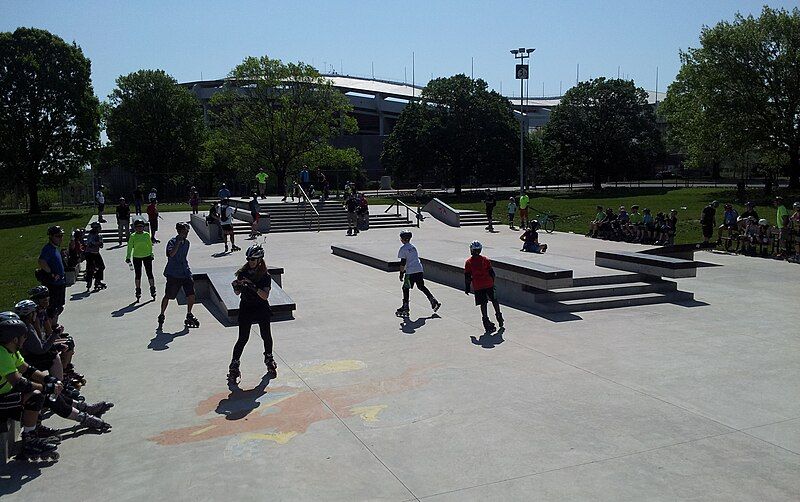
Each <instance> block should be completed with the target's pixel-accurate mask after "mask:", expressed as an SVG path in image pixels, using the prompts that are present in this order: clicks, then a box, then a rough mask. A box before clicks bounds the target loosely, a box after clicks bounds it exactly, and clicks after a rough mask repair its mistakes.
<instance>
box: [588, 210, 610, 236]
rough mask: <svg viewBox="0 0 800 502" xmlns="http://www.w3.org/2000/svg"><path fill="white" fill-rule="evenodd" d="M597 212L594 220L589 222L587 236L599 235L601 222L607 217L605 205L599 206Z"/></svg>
mask: <svg viewBox="0 0 800 502" xmlns="http://www.w3.org/2000/svg"><path fill="white" fill-rule="evenodd" d="M596 209H597V214H596V215H595V216H594V220H592V221H590V222H589V233H588V234H586V235H587V237H597V231H598V230H600V223H602V222H603V220H604V219H605V218H606V213H605V211H603V206H597V208H596Z"/></svg>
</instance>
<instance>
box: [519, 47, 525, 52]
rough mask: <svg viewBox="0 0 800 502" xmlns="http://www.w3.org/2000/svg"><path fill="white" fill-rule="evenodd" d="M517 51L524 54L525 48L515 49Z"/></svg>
mask: <svg viewBox="0 0 800 502" xmlns="http://www.w3.org/2000/svg"><path fill="white" fill-rule="evenodd" d="M517 50H518V51H519V52H525V47H520V48H519V49H517Z"/></svg>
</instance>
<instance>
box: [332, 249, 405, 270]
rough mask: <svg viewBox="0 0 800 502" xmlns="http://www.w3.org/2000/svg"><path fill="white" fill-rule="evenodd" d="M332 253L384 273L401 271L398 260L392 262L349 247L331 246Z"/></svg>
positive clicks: (386, 258)
mask: <svg viewBox="0 0 800 502" xmlns="http://www.w3.org/2000/svg"><path fill="white" fill-rule="evenodd" d="M331 252H332V253H333V254H335V255H336V256H341V257H342V258H347V259H348V260H353V261H355V262H358V263H361V264H364V265H369V266H370V267H374V268H377V269H378V270H383V271H384V272H398V271H399V270H400V261H399V260H397V259H394V260H390V259H388V257H376V256H372V255H370V254H368V253H367V252H365V251H361V250H358V249H355V248H351V247H348V246H331Z"/></svg>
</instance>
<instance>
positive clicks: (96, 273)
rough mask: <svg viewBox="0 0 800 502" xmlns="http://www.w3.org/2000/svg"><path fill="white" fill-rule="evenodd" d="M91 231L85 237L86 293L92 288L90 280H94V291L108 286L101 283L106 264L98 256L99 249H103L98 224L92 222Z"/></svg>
mask: <svg viewBox="0 0 800 502" xmlns="http://www.w3.org/2000/svg"><path fill="white" fill-rule="evenodd" d="M89 226H90V227H91V230H89V233H88V234H87V235H86V251H85V252H84V254H85V256H86V291H89V289H91V287H92V279H94V290H95V291H100V290H101V289H106V288H107V287H108V286H107V285H106V284H105V283H104V282H103V271H104V270H105V269H106V264H105V263H103V257H102V256H100V248H102V247H103V236H102V235H100V224H99V223H98V222H96V221H93V222H92V224H91V225H89Z"/></svg>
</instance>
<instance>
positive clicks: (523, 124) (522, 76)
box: [511, 47, 536, 194]
mask: <svg viewBox="0 0 800 502" xmlns="http://www.w3.org/2000/svg"><path fill="white" fill-rule="evenodd" d="M535 50H536V49H526V48H525V47H520V48H519V49H511V54H513V55H514V59H519V60H520V64H517V65H516V71H515V77H516V78H517V79H518V80H519V112H520V122H519V193H520V194H522V192H524V191H525V162H524V155H525V132H526V131H525V130H526V129H527V128H528V126H527V117H526V116H525V107H524V104H523V99H522V98H523V96H524V91H525V88H524V84H525V81H526V80H528V79H529V78H530V72H529V68H528V65H526V64H525V59H527V58H530V57H531V53H532V52H533V51H535Z"/></svg>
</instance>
